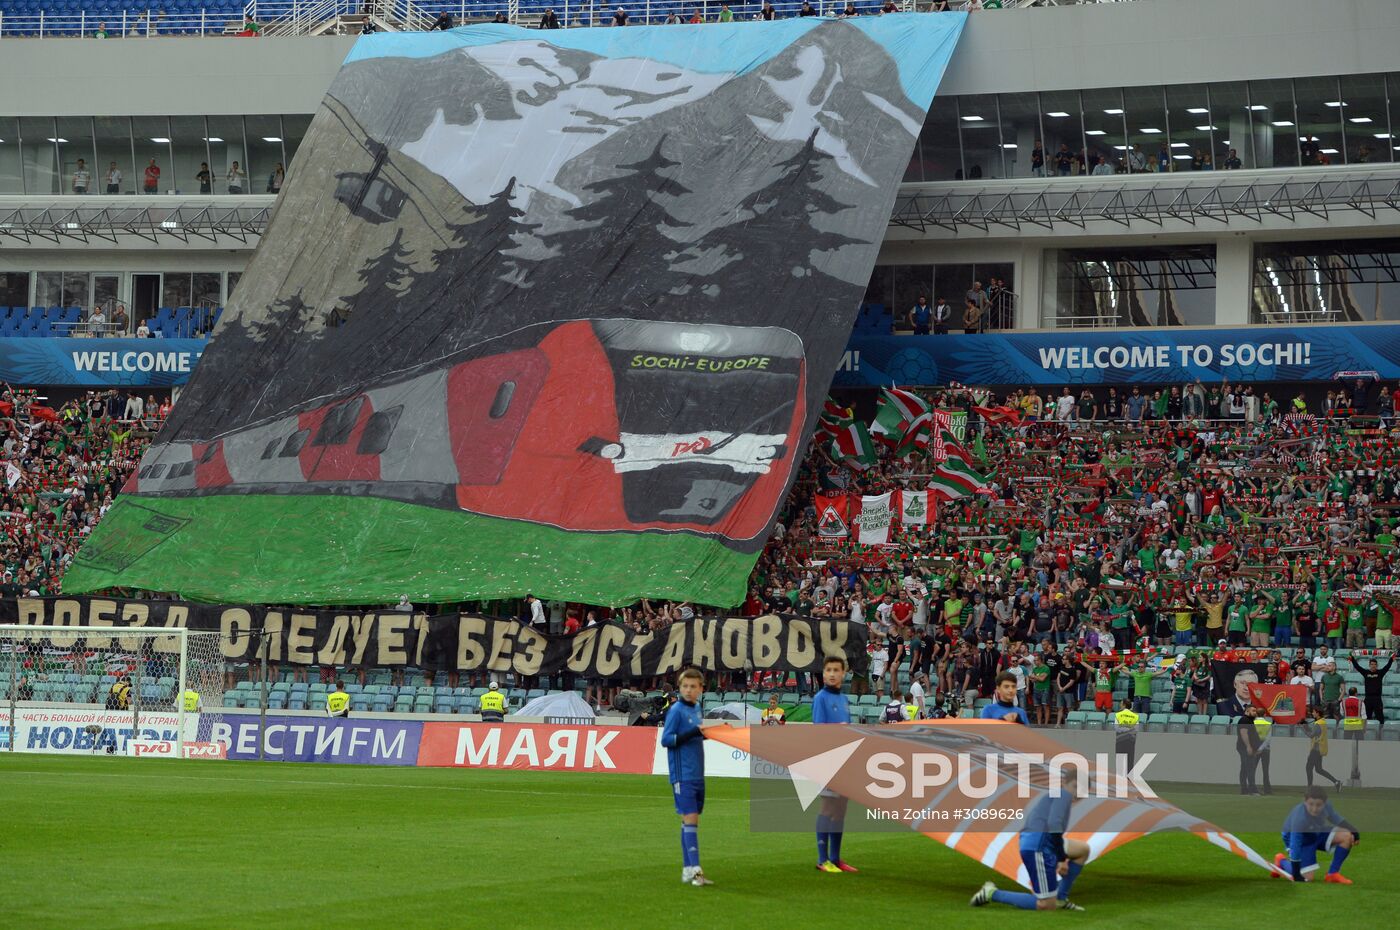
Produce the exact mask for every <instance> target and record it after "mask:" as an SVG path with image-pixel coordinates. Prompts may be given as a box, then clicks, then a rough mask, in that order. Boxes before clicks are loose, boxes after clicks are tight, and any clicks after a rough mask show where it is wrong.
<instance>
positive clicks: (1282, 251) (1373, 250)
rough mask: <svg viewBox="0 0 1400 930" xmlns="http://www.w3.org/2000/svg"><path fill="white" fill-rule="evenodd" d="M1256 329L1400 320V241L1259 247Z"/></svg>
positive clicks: (1256, 257) (1256, 249) (1253, 313)
mask: <svg viewBox="0 0 1400 930" xmlns="http://www.w3.org/2000/svg"><path fill="white" fill-rule="evenodd" d="M1250 318H1251V320H1252V321H1253V322H1255V323H1271V324H1288V323H1328V322H1351V323H1359V322H1368V321H1375V320H1387V321H1392V322H1393V321H1396V320H1400V239H1348V240H1342V241H1329V242H1273V243H1259V244H1257V245H1255V247H1254V287H1253V303H1252V307H1251V313H1250Z"/></svg>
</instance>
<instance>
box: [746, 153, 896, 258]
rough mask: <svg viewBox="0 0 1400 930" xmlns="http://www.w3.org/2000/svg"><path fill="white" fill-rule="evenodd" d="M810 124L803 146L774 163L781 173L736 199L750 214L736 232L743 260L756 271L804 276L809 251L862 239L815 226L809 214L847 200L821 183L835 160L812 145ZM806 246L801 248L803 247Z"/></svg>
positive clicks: (842, 206) (840, 206) (825, 212)
mask: <svg viewBox="0 0 1400 930" xmlns="http://www.w3.org/2000/svg"><path fill="white" fill-rule="evenodd" d="M820 131H821V130H820V129H814V130H813V131H812V134H811V135H810V136H808V137H807V141H806V143H804V144H803V146H802V148H801V149H799V150H798V151H797V152H796V153H794V154H793V155H792V156H791V157H790V158H786V159H784V160H783V161H780V162H778V163H777V165H776V166H775V167H777V168H778V169H779V170H780V172H781V173H780V174H779V175H778V176H777V177H776V178H774V179H773V180H772V181H770V182H769V183H768V184H765V185H764V186H763V187H761V188H759V189H758V190H756V191H754V192H753V193H752V194H750V195H748V196H747V197H745V198H744V199H743V200H742V201H741V202H740V204H739V208H740V210H741V211H742V212H744V213H747V214H749V215H750V218H749V219H748V220H747V221H746V222H744V223H743V225H742V227H741V228H742V232H741V233H739V234H738V238H739V239H740V242H739V246H738V247H739V249H740V250H741V251H742V252H743V256H744V260H743V266H742V267H744V268H746V269H750V270H751V271H752V273H754V274H758V275H771V274H772V272H773V270H774V269H782V270H783V272H784V274H785V275H786V274H787V273H789V272H791V273H792V275H793V276H794V277H798V276H804V275H805V274H807V271H808V268H809V267H810V268H811V270H812V271H820V269H819V268H816V267H813V266H811V263H810V257H811V253H812V252H827V251H831V250H833V249H839V248H841V247H842V246H846V245H867V244H868V243H867V242H866V241H865V240H861V239H853V238H851V237H850V236H847V235H844V234H843V233H836V232H828V231H824V230H821V229H819V228H817V226H816V225H815V224H814V223H813V220H814V219H816V218H817V217H819V216H830V215H833V214H836V213H840V212H842V211H843V210H849V209H851V207H852V205H851V204H848V203H842V202H841V201H839V200H837V199H836V198H835V197H832V196H831V195H830V194H828V193H827V192H826V191H824V190H823V189H822V188H821V186H820V185H821V182H822V180H823V179H824V178H825V177H826V175H827V173H828V172H835V171H838V170H839V169H838V168H836V165H835V160H834V159H833V158H832V157H831V156H830V155H827V154H826V153H825V152H822V151H820V150H818V149H817V133H819V132H820ZM803 247H805V249H804V248H803Z"/></svg>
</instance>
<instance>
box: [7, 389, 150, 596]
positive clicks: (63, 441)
mask: <svg viewBox="0 0 1400 930" xmlns="http://www.w3.org/2000/svg"><path fill="white" fill-rule="evenodd" d="M45 400H46V399H45V398H43V397H40V396H38V394H37V393H36V392H35V391H33V390H23V389H15V388H12V387H10V386H9V385H6V386H5V388H4V391H3V393H0V427H2V428H3V431H4V443H3V450H0V451H3V461H4V469H3V483H4V484H3V490H0V561H2V562H3V563H4V570H3V575H2V576H0V577H2V578H3V580H0V597H17V596H20V595H29V596H42V595H51V594H58V593H60V591H61V590H62V576H63V572H64V570H65V569H66V568H67V567H68V564H69V563H70V562H71V561H72V559H73V555H74V553H75V552H76V551H77V548H78V546H79V545H80V544H81V542H82V539H83V537H85V536H86V535H87V534H88V533H90V532H92V528H93V526H94V525H96V523H97V521H98V519H99V518H100V517H101V516H102V514H104V513H106V511H107V508H108V507H110V506H111V505H112V498H113V497H114V496H115V495H116V494H117V492H118V491H119V490H120V489H121V486H122V484H123V483H124V482H125V481H126V477H127V475H128V474H129V473H130V472H131V470H132V469H133V468H135V467H136V464H137V462H139V461H140V458H141V454H142V453H143V452H144V451H145V448H146V445H147V444H148V443H149V442H150V437H151V436H153V435H154V433H155V430H157V429H158V428H159V426H160V423H161V422H162V421H163V420H164V419H165V417H166V416H167V415H168V414H169V412H170V401H169V400H168V399H165V400H158V399H157V398H156V396H155V395H154V394H151V395H147V396H145V397H143V396H142V395H140V394H139V393H131V392H123V391H94V392H88V393H87V394H86V395H85V396H84V397H82V398H79V399H75V400H72V401H70V402H68V403H66V404H63V405H61V406H59V407H58V408H57V409H55V408H54V407H52V406H49V405H48V404H47V403H45Z"/></svg>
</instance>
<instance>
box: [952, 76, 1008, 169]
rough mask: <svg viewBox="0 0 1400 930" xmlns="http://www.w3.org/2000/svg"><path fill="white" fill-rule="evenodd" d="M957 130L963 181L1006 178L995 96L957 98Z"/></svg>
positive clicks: (983, 95)
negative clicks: (960, 135)
mask: <svg viewBox="0 0 1400 930" xmlns="http://www.w3.org/2000/svg"><path fill="white" fill-rule="evenodd" d="M958 130H959V131H960V132H961V133H962V155H963V168H964V170H965V172H966V173H965V174H964V177H966V178H967V179H968V180H977V179H979V178H1004V177H1006V172H1005V171H1003V170H1002V163H1001V153H1002V148H1001V117H1000V116H999V115H998V111H997V98H996V95H995V94H980V95H973V96H967V97H959V98H958Z"/></svg>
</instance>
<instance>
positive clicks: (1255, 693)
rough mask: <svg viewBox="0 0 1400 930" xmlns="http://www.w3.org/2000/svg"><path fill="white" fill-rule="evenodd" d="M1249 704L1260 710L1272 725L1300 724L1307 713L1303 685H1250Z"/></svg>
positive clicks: (1306, 701) (1306, 691)
mask: <svg viewBox="0 0 1400 930" xmlns="http://www.w3.org/2000/svg"><path fill="white" fill-rule="evenodd" d="M1249 703H1251V704H1253V705H1254V706H1255V707H1259V708H1262V709H1263V710H1265V711H1267V712H1268V714H1269V719H1271V720H1273V722H1274V723H1302V722H1303V717H1304V716H1306V714H1307V711H1308V689H1307V688H1306V687H1305V686H1303V685H1250V686H1249Z"/></svg>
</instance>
